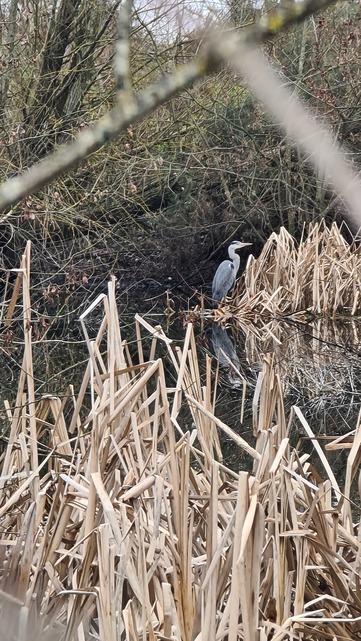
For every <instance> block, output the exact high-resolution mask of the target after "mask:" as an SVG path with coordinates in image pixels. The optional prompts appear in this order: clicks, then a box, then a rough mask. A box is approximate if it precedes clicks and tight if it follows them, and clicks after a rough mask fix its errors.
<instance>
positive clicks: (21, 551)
mask: <svg viewBox="0 0 361 641" xmlns="http://www.w3.org/2000/svg"><path fill="white" fill-rule="evenodd" d="M318 233H319V232H317V233H316V232H315V235H314V237H315V236H317V234H318ZM333 233H334V234H335V236H334V237H335V238H338V237H337V234H336V230H335V231H334V232H333ZM314 237H313V239H312V241H311V242H310V245H311V246H312V245H313V244H314ZM318 238H319V236H318ZM281 240H282V242H281V244H279V245H278V249H277V251H278V252H280V258H281V263H280V264H281V265H284V266H285V265H286V261H287V257H288V256H289V255H290V253H291V254H292V252H293V249H292V242H291V240H290V239H289V238H288V237H287V236H286V235H285V234H282V235H281ZM338 241H339V242H340V244H342V243H341V239H340V238H338ZM306 245H307V243H306ZM29 251H30V248H28V252H29ZM307 251H308V250H307V247H306V249H305V252H306V254H307ZM269 255H272V252H270V254H269ZM27 256H28V258H29V253H28V254H27ZM319 259H320V258H319ZM335 259H336V255H335ZM267 260H268V259H267ZM305 260H306V259H305ZM22 269H23V272H21V273H22V274H23V275H24V278H22V286H23V287H24V288H25V289H26V293H25V294H24V305H25V307H24V310H25V311H24V314H25V315H26V314H27V310H28V306H29V297H28V291H29V290H28V283H29V260H27V261H25V262H24V263H23V268H22ZM252 269H253V268H252ZM254 269H256V267H254ZM309 269H310V270H311V266H310V265H309ZM312 269H313V268H312ZM321 271H322V270H321ZM255 276H257V274H256V272H255ZM258 277H259V276H258ZM252 278H253V276H252ZM280 278H281V272H280V270H279V269H273V268H271V263H270V264H269V268H267V275H266V279H267V280H268V282H271V281H272V282H273V281H276V283H277V282H278V280H279V279H280ZM16 288H17V289H16V291H17V295H20V288H19V287H18V286H16ZM320 291H321V290H320ZM325 295H326V294H325V292H324V291H323V290H322V291H321V293H320V295H319V298H317V297H316V299H315V300H317V301H318V300H319V301H320V304H321V303H322V301H323V297H324V296H325ZM342 295H343V293H342V292H341V296H342ZM282 296H283V294H282V295H279V294H277V297H278V300H279V301H282ZM317 296H318V295H317ZM277 297H275V298H274V300H276V298H277ZM11 301H12V302H11V305H12V306H14V305H15V304H16V300H15V298H12V299H11ZM322 304H323V303H322ZM99 306H102V309H103V315H104V317H103V321H102V323H101V324H100V328H99V330H98V332H97V334H96V335H95V336H90V335H89V332H88V330H87V327H86V319H87V317H88V316H90V315H91V313H92V312H93V310H94V311H95V310H96V311H97V312H98V308H99ZM11 313H12V312H11V310H10V313H9V316H8V318H9V319H11ZM5 318H6V316H5ZM81 321H82V325H83V328H84V332H85V337H86V342H87V345H88V349H89V362H88V365H87V366H86V367H85V374H84V378H83V382H82V384H81V386H80V390H79V394H78V396H76V395H75V394H73V393H72V395H71V399H70V401H68V403H69V402H71V403H72V412H70V417H69V418H68V419H67V418H66V416H68V414H69V412H65V410H66V409H67V407H68V406H67V402H66V400H64V401H60V399H59V398H57V397H55V396H46V395H45V396H43V397H42V398H40V399H37V398H36V391H35V390H33V389H32V388H31V385H30V386H28V385H27V376H29V375H30V372H31V363H32V358H31V335H30V334H29V336H28V337H27V338H26V349H25V352H24V354H25V356H24V359H25V361H24V363H25V366H24V372H25V373H24V372H22V373H21V374H20V379H19V391H18V395H17V400H16V403H17V406H16V407H15V408H12V407H11V405H10V404H9V403H8V404H7V406H6V416H7V420H8V422H9V426H10V431H9V436H8V439H7V443H6V446H5V448H4V451H3V453H2V455H1V459H0V465H1V474H0V483H1V493H0V526H1V536H0V582H1V590H0V609H1V618H2V627H1V631H0V640H1V641H2V640H3V641H9V639H14V640H16V641H20V640H21V641H35V640H38V639H39V640H41V641H54V640H59V641H60V639H61V640H62V641H64V640H65V641H70V640H73V639H74V640H75V639H76V640H78V641H91V640H92V639H100V640H101V641H104V640H105V639H106V640H107V641H123V640H124V641H125V640H132V641H133V640H134V641H139V639H144V640H146V639H152V640H154V641H155V640H157V639H159V640H164V639H179V640H180V641H194V640H195V639H196V640H197V641H209V640H210V639H212V640H214V641H215V640H216V639H225V638H228V639H229V640H230V641H232V639H233V640H234V641H236V640H238V639H240V641H249V640H250V641H253V640H255V641H256V640H257V641H258V640H267V641H270V640H271V639H273V641H274V640H275V639H278V640H281V639H295V640H297V641H301V640H302V641H304V639H305V638H308V639H317V640H320V641H323V640H326V639H330V638H338V639H341V638H344V639H353V640H355V639H361V621H360V615H359V613H360V611H361V597H360V567H361V565H360V546H359V539H358V526H357V525H356V526H355V525H354V519H355V516H356V517H357V512H355V507H354V502H355V488H354V486H355V481H356V475H357V471H358V466H359V460H360V442H361V441H360V438H361V437H360V426H359V423H358V426H357V427H356V431H355V433H354V438H353V441H350V438H349V439H348V442H345V441H341V440H340V439H335V442H334V443H331V444H329V446H328V447H329V449H332V448H336V447H338V448H339V447H345V448H348V449H349V456H348V463H347V470H346V485H345V489H344V491H343V490H342V488H340V487H339V485H338V482H337V479H335V477H334V474H333V472H332V469H331V468H330V466H329V464H328V461H327V459H326V457H325V455H324V453H323V451H322V450H321V448H320V446H319V444H318V442H317V441H316V440H315V438H314V435H313V434H312V432H311V431H310V428H309V426H308V424H307V422H306V420H305V418H304V417H303V416H302V414H301V412H300V410H299V409H298V408H294V410H293V412H292V413H291V414H290V416H289V417H286V415H285V409H284V405H283V389H282V384H281V380H280V376H279V374H278V373H277V371H276V370H275V366H274V359H273V358H270V357H268V358H266V359H265V360H264V364H263V369H262V372H261V373H260V375H259V378H258V382H257V386H256V391H255V397H254V403H253V412H254V423H253V424H254V443H253V444H252V445H251V444H249V443H247V442H246V441H244V439H242V438H241V437H240V436H239V435H238V434H237V433H236V431H235V430H234V429H233V428H232V427H231V426H228V425H226V424H224V423H223V422H222V421H220V420H219V419H218V418H217V417H216V416H215V414H214V411H213V399H214V398H215V390H212V389H211V385H212V377H211V364H210V361H209V360H208V361H207V363H206V372H205V376H203V373H202V369H201V367H200V364H199V361H198V356H197V351H196V345H195V340H194V333H193V327H192V325H191V324H190V325H189V326H188V327H187V332H186V336H185V341H184V347H183V349H181V348H180V347H178V348H176V350H175V352H173V349H172V345H171V341H170V340H169V339H168V338H167V337H166V336H165V335H164V333H163V330H162V329H161V328H159V327H157V328H152V327H151V326H150V325H149V323H148V322H147V321H145V320H144V319H142V318H141V317H139V316H138V317H137V319H136V323H137V348H138V359H139V364H138V365H134V364H133V362H132V358H131V355H130V352H129V350H128V349H127V345H126V344H125V343H124V341H123V340H122V336H121V331H120V325H119V321H118V315H117V308H116V304H115V287H114V282H113V281H112V282H111V283H110V285H109V290H108V295H107V296H103V295H102V296H100V297H98V299H97V300H96V301H94V303H93V304H92V305H91V306H90V308H89V309H88V310H86V311H85V312H84V314H83V315H82V318H81ZM26 328H27V325H26V324H25V331H26ZM144 331H145V332H147V335H150V336H151V338H152V342H151V345H150V350H149V354H148V355H147V356H146V349H145V346H144V344H143V338H142V332H144ZM159 342H161V343H162V344H163V345H164V344H165V345H166V347H167V349H168V356H167V357H166V358H167V366H168V368H172V376H173V380H174V381H175V385H174V387H170V386H169V385H168V384H167V380H166V376H165V371H164V364H163V359H161V358H159V357H158V353H159ZM89 388H90V390H91V394H92V398H91V408H90V410H88V413H87V415H86V418H85V419H82V418H81V416H80V415H81V413H83V412H84V399H85V394H86V391H87V389H89ZM35 401H36V402H35ZM21 408H23V409H21ZM215 410H217V405H216V406H215ZM296 423H297V424H298V429H299V426H301V429H303V430H304V431H305V433H306V434H308V436H309V437H310V438H311V443H312V444H313V446H314V454H315V456H316V457H317V461H318V462H317V464H316V463H315V462H313V463H312V464H311V462H310V460H309V456H308V455H304V454H303V455H299V454H298V452H296V451H295V450H292V448H291V445H290V438H289V436H290V432H291V431H292V429H293V427H294V426H295V425H296ZM34 429H35V430H36V433H35V435H34ZM222 433H224V434H225V435H226V436H227V437H228V438H231V439H232V440H233V446H234V448H241V450H243V451H244V452H245V453H246V455H247V456H248V457H249V464H250V467H251V466H252V465H253V472H252V474H251V473H247V472H240V473H237V472H236V471H234V470H232V469H229V468H228V467H227V466H226V465H225V464H224V462H222V448H221V445H220V439H219V434H222ZM36 461H39V462H40V464H38V465H37V466H35V462H36ZM316 467H317V468H318V469H317V471H316ZM35 487H37V493H36V495H35V494H34V488H35ZM351 497H352V499H351ZM335 499H336V500H335ZM352 501H353V502H352ZM358 520H359V519H358Z"/></svg>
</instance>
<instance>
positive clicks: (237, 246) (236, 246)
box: [228, 240, 252, 250]
mask: <svg viewBox="0 0 361 641" xmlns="http://www.w3.org/2000/svg"><path fill="white" fill-rule="evenodd" d="M249 245H252V243H242V242H241V241H240V240H234V241H233V242H232V243H231V244H230V246H229V248H228V249H233V250H235V249H242V247H248V246H249Z"/></svg>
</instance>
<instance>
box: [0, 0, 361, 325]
mask: <svg viewBox="0 0 361 641" xmlns="http://www.w3.org/2000/svg"><path fill="white" fill-rule="evenodd" d="M265 4H266V5H268V6H269V5H270V3H269V2H268V3H265ZM118 6H119V0H117V1H113V2H112V1H108V2H106V3H104V2H103V0H92V1H91V2H90V3H89V1H87V2H85V0H76V1H73V2H69V1H68V0H58V1H54V3H53V4H51V5H50V4H49V3H47V2H45V1H44V0H27V1H25V0H24V1H23V0H11V2H9V3H8V4H3V5H2V7H1V9H0V11H1V16H0V17H1V21H2V24H3V25H4V29H3V36H2V38H3V39H2V47H1V50H2V56H1V62H2V78H1V82H0V141H1V156H0V174H1V176H0V177H1V178H2V179H4V178H6V177H7V176H10V175H12V174H14V173H17V172H18V171H21V170H24V169H25V168H26V167H27V166H29V165H30V164H32V163H33V162H34V161H35V160H37V159H39V158H42V157H44V155H46V154H47V153H48V152H49V151H50V150H51V149H53V148H54V147H56V146H58V145H59V144H60V143H63V142H65V141H67V140H69V139H71V138H72V137H74V136H75V135H76V133H77V131H78V130H79V129H81V128H83V127H84V126H85V125H87V124H89V123H91V122H92V121H93V120H95V119H96V118H97V117H99V115H101V114H102V113H104V111H106V110H107V109H108V108H109V107H110V106H111V105H112V103H113V101H114V88H113V75H112V57H113V53H114V40H115V34H116V14H117V9H118ZM147 7H148V5H147ZM155 7H156V8H155V9H154V11H150V10H149V8H142V6H140V7H138V9H137V10H135V12H134V17H133V23H132V37H131V43H132V52H131V67H132V76H133V82H134V89H135V91H139V90H140V89H141V88H142V87H144V86H146V85H148V84H149V82H150V81H151V80H154V79H156V78H157V77H159V76H160V75H161V74H164V73H167V72H169V71H172V70H173V69H174V68H175V66H176V65H177V64H179V63H182V62H184V61H188V60H189V59H191V57H192V56H193V55H194V53H195V52H196V51H197V50H198V48H199V46H200V43H201V41H202V38H204V36H205V32H207V29H208V27H210V26H211V24H212V23H216V22H217V21H218V22H219V21H221V22H222V23H223V24H228V27H229V25H231V27H232V28H236V29H241V28H242V27H243V26H244V25H246V24H248V23H249V22H250V21H252V20H253V19H254V18H255V17H256V18H257V17H258V16H257V15H256V14H259V13H260V10H259V8H257V9H256V8H254V6H253V3H252V2H241V0H240V1H239V2H238V3H235V2H231V3H230V4H229V5H228V6H226V5H224V6H223V8H222V10H220V9H219V8H218V13H217V14H216V12H215V6H214V5H213V4H211V5H210V6H209V7H208V8H207V7H204V5H202V8H201V9H199V7H198V5H197V4H195V5H194V6H193V9H192V10H193V14H192V16H190V14H189V10H186V8H185V6H184V7H183V6H181V7H180V6H179V5H176V4H174V5H171V4H169V3H166V4H164V5H159V6H158V5H157V4H156V3H155ZM265 9H267V6H266V7H265ZM187 11H188V13H187ZM196 11H198V15H196ZM181 18H182V19H181ZM360 18H361V7H360V5H359V3H353V2H344V3H339V4H337V5H336V7H335V8H333V9H331V10H329V11H328V12H327V13H325V14H324V15H322V16H319V17H316V18H311V19H310V20H308V21H307V22H306V23H304V25H302V26H301V27H297V28H294V29H292V30H289V31H288V32H287V33H285V34H283V35H282V36H281V37H279V38H278V39H277V40H276V41H274V42H272V43H270V44H269V45H266V46H265V51H266V52H267V54H268V55H269V57H270V59H271V60H272V61H273V62H274V63H275V64H276V65H278V69H279V74H280V75H281V76H282V77H283V78H284V82H285V83H287V84H289V85H291V86H292V87H294V91H295V92H298V94H299V95H300V96H301V97H302V99H303V100H304V101H305V102H308V103H309V104H310V107H312V109H313V113H314V114H315V115H316V117H318V118H319V119H320V120H322V121H324V122H325V123H326V124H327V125H328V126H330V127H332V128H333V131H334V133H335V137H336V138H337V139H338V140H339V141H340V142H342V143H346V145H347V149H348V153H349V155H350V156H351V157H352V158H354V159H355V161H356V162H357V161H358V160H359V158H358V154H359V149H360V100H359V97H360V81H359V74H360V71H359V68H358V64H357V62H358V52H359V42H360ZM201 23H202V25H203V28H201V27H200V24H201ZM205 25H206V26H205ZM341 216H342V202H341V201H340V199H338V198H335V197H334V195H333V194H332V193H330V192H329V191H328V189H327V187H326V185H325V181H324V176H318V175H315V173H314V170H313V169H312V168H311V166H310V165H309V164H308V159H307V158H305V157H304V155H303V154H302V153H300V152H299V150H298V149H297V148H296V147H295V146H293V145H292V144H291V143H290V142H289V141H287V140H286V139H285V138H284V136H283V134H281V133H280V131H279V129H278V127H277V125H275V124H274V123H273V122H271V121H270V119H269V117H268V116H267V115H266V114H265V113H264V111H263V109H262V106H260V105H259V104H256V102H255V101H254V99H253V98H252V96H251V95H250V94H249V92H248V90H247V87H245V86H244V84H243V83H242V81H241V80H240V79H239V77H238V76H237V74H236V73H235V72H234V71H233V70H231V69H227V70H225V71H222V73H219V74H216V75H214V76H212V77H207V78H205V79H204V80H203V81H202V82H201V83H199V84H198V85H197V86H195V87H193V88H192V89H190V90H189V91H188V92H186V93H183V94H182V95H181V96H180V97H178V98H176V99H174V100H173V101H172V102H170V103H168V104H166V105H164V106H162V107H160V108H159V109H158V110H157V112H156V113H155V114H153V115H152V116H150V117H148V118H147V119H146V120H144V121H143V122H142V123H140V124H137V125H136V126H133V127H130V128H129V129H128V131H127V133H126V135H124V136H123V137H121V138H120V139H118V140H117V141H116V142H115V143H111V144H109V145H108V146H106V147H105V148H104V149H102V150H101V151H100V152H98V153H96V154H94V155H93V156H92V157H91V158H89V159H88V160H86V161H85V162H84V163H83V165H82V166H81V167H79V168H78V169H77V170H76V171H74V172H72V174H71V175H68V176H67V177H65V178H62V179H60V180H59V181H58V182H57V183H56V184H52V185H51V186H49V187H47V188H45V189H44V190H43V191H42V192H41V193H39V194H38V195H37V196H33V197H28V198H27V199H25V200H24V201H23V202H22V203H21V204H20V205H19V206H17V207H15V208H14V209H13V210H12V211H11V212H9V213H8V215H7V217H6V218H5V219H3V220H2V223H1V226H0V235H1V246H2V250H1V251H2V264H3V267H4V269H7V268H9V267H16V266H17V264H18V257H19V254H20V253H21V251H22V250H23V247H24V243H25V240H27V239H29V238H31V239H32V240H33V242H34V246H33V265H34V282H35V284H36V286H37V290H38V295H37V298H36V301H37V302H36V304H37V306H38V310H39V316H40V315H43V316H44V317H45V318H46V324H47V323H48V320H49V318H53V317H54V316H57V317H58V321H57V322H58V329H59V331H60V332H62V331H63V330H64V327H63V321H61V322H60V324H59V318H60V317H61V316H63V317H64V323H66V324H67V327H68V328H69V323H68V322H67V319H68V318H69V317H68V316H67V311H68V310H67V303H68V302H69V300H71V307H72V309H73V313H75V314H77V313H78V310H77V305H78V306H79V307H80V308H81V306H82V305H83V304H84V302H85V299H88V298H89V296H91V297H93V295H94V293H95V292H96V291H99V289H100V288H102V287H103V286H104V283H105V282H106V280H107V278H108V276H109V273H115V275H116V276H117V278H118V283H119V293H120V294H122V295H123V294H125V293H126V292H127V291H129V288H132V291H133V292H134V291H135V288H137V287H139V288H146V289H147V290H148V289H150V290H152V288H153V287H154V291H156V289H157V290H158V291H160V292H162V291H164V288H165V286H166V285H169V283H171V284H172V283H177V282H179V283H182V286H183V288H184V290H185V291H187V292H188V291H190V290H189V289H187V287H188V286H200V285H202V284H203V283H204V282H206V284H207V282H208V281H209V279H210V275H211V273H212V270H213V262H214V260H218V257H219V256H220V253H217V250H218V248H219V247H221V245H222V243H223V242H224V241H226V240H227V239H229V238H230V237H231V236H232V235H234V236H237V237H243V239H245V240H250V241H252V242H254V244H255V251H256V252H257V250H258V249H259V248H260V247H261V245H262V244H263V242H264V241H265V239H266V238H267V237H268V236H269V234H270V232H271V231H272V230H277V229H278V228H279V227H280V226H281V225H285V226H286V227H287V228H288V229H289V231H290V232H291V233H292V234H294V235H296V236H297V235H298V234H299V233H300V230H301V229H302V227H303V224H304V223H305V222H309V221H311V220H315V219H318V218H320V217H327V219H329V220H333V219H335V218H336V217H341ZM2 273H3V275H4V273H5V272H2ZM123 299H124V300H125V298H124V297H123ZM64 305H65V306H64ZM60 312H61V313H60ZM39 331H41V328H40V330H39Z"/></svg>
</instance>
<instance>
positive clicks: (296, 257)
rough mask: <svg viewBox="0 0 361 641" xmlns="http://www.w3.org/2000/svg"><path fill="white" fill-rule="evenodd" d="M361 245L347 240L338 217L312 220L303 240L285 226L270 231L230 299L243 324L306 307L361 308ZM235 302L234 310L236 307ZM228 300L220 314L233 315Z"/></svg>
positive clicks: (331, 312)
mask: <svg viewBox="0 0 361 641" xmlns="http://www.w3.org/2000/svg"><path fill="white" fill-rule="evenodd" d="M360 290H361V249H360V247H357V246H356V245H355V244H354V243H351V244H349V243H348V242H347V241H346V240H345V238H344V236H343V235H342V229H339V228H338V226H337V224H336V223H333V225H332V226H331V228H327V227H326V225H325V223H324V222H320V223H312V224H310V226H309V228H308V234H307V235H305V236H304V237H303V238H302V240H301V242H300V243H299V245H298V246H297V245H296V242H295V240H294V239H293V238H292V236H290V234H289V233H288V232H287V231H286V230H285V229H284V228H281V229H280V231H279V233H278V234H277V233H273V234H271V236H270V238H269V239H268V241H267V242H266V244H265V245H264V247H263V250H262V252H261V254H260V256H259V257H258V258H257V259H254V257H253V256H250V258H249V260H248V262H247V266H246V269H245V272H244V273H243V274H242V277H241V279H240V280H239V285H238V287H237V288H236V290H235V292H234V294H233V296H232V300H231V304H232V310H233V314H232V316H233V317H234V318H235V319H236V321H237V322H238V323H239V325H240V327H242V328H244V327H245V325H246V326H247V323H248V324H249V323H250V322H251V321H253V322H254V323H255V324H258V326H261V327H262V326H265V325H267V323H268V321H269V320H270V319H271V318H275V317H282V316H284V315H290V314H297V313H300V312H306V311H307V312H308V313H310V312H311V313H312V314H315V315H317V316H319V315H321V316H322V317H325V318H332V319H333V318H335V317H337V316H339V315H341V316H357V315H360V313H361V300H360ZM234 307H236V308H237V309H236V311H235V312H234ZM230 312H231V310H230V308H228V306H227V305H225V307H224V309H223V311H221V310H218V311H217V319H218V320H221V321H222V320H223V321H224V320H225V319H226V318H228V317H229V315H230Z"/></svg>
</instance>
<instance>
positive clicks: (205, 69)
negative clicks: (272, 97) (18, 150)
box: [0, 0, 336, 209]
mask: <svg viewBox="0 0 361 641" xmlns="http://www.w3.org/2000/svg"><path fill="white" fill-rule="evenodd" d="M335 1H336V0H303V1H297V0H285V2H283V3H282V4H281V5H278V6H277V7H276V8H275V9H274V10H272V11H269V12H268V13H266V14H264V15H263V16H262V18H261V19H260V21H259V22H258V23H256V24H254V25H252V26H251V27H249V28H247V29H244V30H243V31H242V32H241V33H240V34H239V33H236V32H223V33H219V32H217V33H216V34H214V35H213V36H212V37H211V38H209V40H208V41H207V43H206V44H205V45H204V46H203V48H202V50H201V52H200V53H199V55H198V56H196V57H195V59H194V60H193V61H192V62H191V63H189V64H187V65H184V66H182V67H179V68H178V69H176V71H175V72H174V73H173V74H169V75H167V76H165V77H164V78H162V79H161V80H160V81H159V82H157V83H155V84H153V85H151V86H150V87H148V88H147V89H146V90H144V91H143V92H141V93H140V94H138V95H137V96H136V95H134V93H133V92H132V91H131V89H130V79H129V68H128V43H127V39H128V37H129V17H130V11H129V6H130V5H129V4H128V3H127V4H126V5H124V7H123V9H122V11H121V14H120V29H119V40H118V46H117V55H116V63H115V76H116V79H117V88H118V97H119V99H118V104H117V105H116V106H115V107H114V108H113V109H112V110H111V111H109V112H108V113H107V114H106V115H105V116H104V117H103V118H101V119H100V120H99V121H97V123H95V124H94V125H93V126H91V127H89V128H88V129H86V130H85V131H83V132H82V133H80V134H79V137H78V138H77V140H76V141H75V142H73V143H71V144H68V145H64V146H62V147H60V148H59V149H58V150H57V151H56V152H55V153H53V154H51V155H49V156H48V157H47V158H46V159H45V160H43V161H41V162H39V163H37V164H36V165H34V166H32V167H31V168H30V169H28V170H27V171H26V172H25V173H24V174H22V175H19V176H16V177H14V178H11V179H10V180H8V181H6V182H5V183H4V184H3V185H2V186H1V187H0V209H4V208H6V207H9V206H10V205H13V204H15V203H17V202H19V201H20V200H21V199H22V198H24V196H26V195H28V194H30V193H33V192H35V191H37V190H38V189H39V188H41V187H42V186H44V185H46V184H48V183H49V182H51V181H52V180H53V179H54V178H56V177H57V176H59V175H60V174H62V173H64V172H66V171H67V170H69V169H70V168H71V167H73V166H75V165H77V164H79V163H80V162H81V161H82V160H83V159H84V158H86V157H87V156H88V155H89V154H91V153H92V152H94V151H96V150H98V149H100V148H101V147H102V146H103V145H104V144H105V143H106V142H107V141H109V140H111V139H113V138H115V137H116V136H117V135H118V134H119V133H120V132H121V131H124V130H125V129H126V128H127V127H128V126H129V125H130V124H131V123H134V122H136V121H138V120H141V119H142V118H144V117H145V116H146V115H147V114H149V113H151V112H152V111H154V110H155V109H156V108H157V107H158V106H159V105H161V104H162V103H164V102H166V101H167V100H169V99H170V98H172V97H173V96H175V95H176V94H178V93H179V92H180V91H181V90H182V89H185V88H187V87H189V86H190V85H192V84H193V83H194V82H195V81H197V80H198V79H200V78H201V77H203V76H205V75H206V74H208V73H211V72H213V71H215V70H217V69H219V68H220V67H221V66H222V65H224V64H226V63H227V62H229V61H230V60H232V61H233V62H234V64H235V66H237V67H238V68H239V65H238V63H237V60H239V59H240V58H242V56H243V55H244V51H247V50H248V49H249V47H250V46H251V45H254V44H259V43H261V42H262V41H264V40H265V39H267V38H269V37H271V36H274V35H276V34H277V33H279V32H280V31H282V30H283V29H285V28H286V27H287V26H288V25H290V24H295V23H297V22H300V21H302V20H304V19H305V18H306V17H307V16H308V15H310V14H312V13H314V12H316V11H319V10H321V9H325V8H326V7H328V6H330V5H331V4H333V3H334V2H335ZM250 55H252V56H253V55H254V51H253V50H251V51H250ZM249 60H250V64H252V61H251V59H249ZM235 61H236V62H235ZM242 71H244V70H242ZM265 102H266V104H267V101H266V100H265ZM267 106H268V105H267ZM283 110H284V104H282V103H281V104H280V105H279V107H278V111H277V106H276V111H277V113H276V118H277V120H278V121H282V115H283ZM291 133H292V134H293V135H296V132H295V131H292V132H291Z"/></svg>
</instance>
